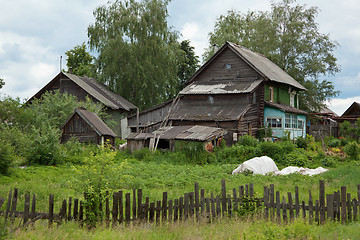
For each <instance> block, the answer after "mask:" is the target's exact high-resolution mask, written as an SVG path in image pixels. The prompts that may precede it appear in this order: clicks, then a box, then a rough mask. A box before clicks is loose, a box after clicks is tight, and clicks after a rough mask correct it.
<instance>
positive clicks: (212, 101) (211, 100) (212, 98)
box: [209, 96, 214, 104]
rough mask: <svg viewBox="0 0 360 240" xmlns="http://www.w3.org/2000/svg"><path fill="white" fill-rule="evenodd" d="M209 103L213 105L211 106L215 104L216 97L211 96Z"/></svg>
mask: <svg viewBox="0 0 360 240" xmlns="http://www.w3.org/2000/svg"><path fill="white" fill-rule="evenodd" d="M209 103H211V104H213V103H214V97H213V96H209Z"/></svg>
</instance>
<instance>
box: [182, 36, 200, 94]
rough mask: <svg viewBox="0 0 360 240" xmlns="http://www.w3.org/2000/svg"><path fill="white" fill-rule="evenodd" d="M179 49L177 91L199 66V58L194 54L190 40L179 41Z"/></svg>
mask: <svg viewBox="0 0 360 240" xmlns="http://www.w3.org/2000/svg"><path fill="white" fill-rule="evenodd" d="M180 49H181V51H180V57H179V58H180V60H179V64H178V77H179V82H178V87H177V90H178V91H180V90H182V89H183V88H184V87H185V83H186V81H187V80H188V79H189V78H190V77H191V76H192V75H193V74H194V73H195V71H196V70H197V69H198V68H199V58H198V56H196V55H195V52H194V47H193V46H191V45H190V40H184V41H182V42H181V43H180Z"/></svg>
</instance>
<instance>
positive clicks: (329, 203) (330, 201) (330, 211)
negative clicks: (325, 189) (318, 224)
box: [326, 194, 334, 221]
mask: <svg viewBox="0 0 360 240" xmlns="http://www.w3.org/2000/svg"><path fill="white" fill-rule="evenodd" d="M326 209H327V218H328V219H330V220H331V221H333V220H334V195H333V194H326Z"/></svg>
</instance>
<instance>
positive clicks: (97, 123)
mask: <svg viewBox="0 0 360 240" xmlns="http://www.w3.org/2000/svg"><path fill="white" fill-rule="evenodd" d="M75 113H77V114H79V116H81V117H82V118H83V119H84V120H85V121H86V122H87V123H88V124H89V125H90V126H91V127H92V128H93V129H94V130H95V131H96V132H97V133H98V134H99V135H100V136H103V135H108V136H113V137H116V134H115V133H114V132H113V131H112V130H111V129H110V128H109V127H108V126H107V125H106V124H105V123H104V122H103V121H102V120H101V119H100V118H99V117H98V116H97V115H96V114H95V113H93V112H89V111H86V110H85V109H81V108H78V109H76V110H75ZM69 120H70V119H69ZM65 124H66V123H65Z"/></svg>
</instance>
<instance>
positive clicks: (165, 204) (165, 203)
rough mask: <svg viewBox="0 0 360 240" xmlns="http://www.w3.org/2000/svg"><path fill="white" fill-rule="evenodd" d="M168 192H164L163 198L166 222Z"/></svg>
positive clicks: (164, 219) (163, 216)
mask: <svg viewBox="0 0 360 240" xmlns="http://www.w3.org/2000/svg"><path fill="white" fill-rule="evenodd" d="M167 199H168V197H167V192H163V199H162V209H161V210H162V221H163V222H165V221H166V219H167V202H168V200H167Z"/></svg>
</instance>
